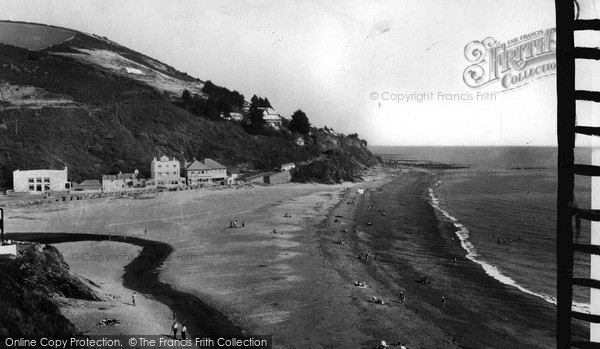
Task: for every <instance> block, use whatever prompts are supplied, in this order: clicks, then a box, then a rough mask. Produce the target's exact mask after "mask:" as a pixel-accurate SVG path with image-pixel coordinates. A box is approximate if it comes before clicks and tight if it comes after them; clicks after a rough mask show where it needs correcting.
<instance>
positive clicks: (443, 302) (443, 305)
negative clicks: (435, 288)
mask: <svg viewBox="0 0 600 349" xmlns="http://www.w3.org/2000/svg"><path fill="white" fill-rule="evenodd" d="M442 307H443V308H446V297H444V296H442Z"/></svg>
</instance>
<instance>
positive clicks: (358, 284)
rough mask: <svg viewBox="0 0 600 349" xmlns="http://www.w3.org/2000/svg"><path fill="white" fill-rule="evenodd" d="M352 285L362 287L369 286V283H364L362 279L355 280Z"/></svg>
mask: <svg viewBox="0 0 600 349" xmlns="http://www.w3.org/2000/svg"><path fill="white" fill-rule="evenodd" d="M354 286H356V287H362V288H368V287H369V285H367V284H365V283H364V282H362V281H355V282H354Z"/></svg>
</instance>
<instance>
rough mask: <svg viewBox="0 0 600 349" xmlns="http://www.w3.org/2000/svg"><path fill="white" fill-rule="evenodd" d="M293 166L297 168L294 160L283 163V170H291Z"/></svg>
mask: <svg viewBox="0 0 600 349" xmlns="http://www.w3.org/2000/svg"><path fill="white" fill-rule="evenodd" d="M293 168H296V164H294V163H293V162H290V163H287V164H283V165H281V171H289V170H291V169H293Z"/></svg>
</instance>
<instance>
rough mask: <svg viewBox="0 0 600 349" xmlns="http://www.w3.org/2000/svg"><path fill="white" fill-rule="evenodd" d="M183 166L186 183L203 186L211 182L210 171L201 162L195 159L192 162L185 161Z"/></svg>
mask: <svg viewBox="0 0 600 349" xmlns="http://www.w3.org/2000/svg"><path fill="white" fill-rule="evenodd" d="M184 167H185V177H186V178H187V184H188V185H191V186H194V187H195V186H200V187H203V186H206V185H209V184H210V183H211V181H212V171H211V169H210V167H208V166H206V165H205V164H203V163H202V162H200V161H198V160H196V159H194V161H192V163H188V162H187V161H186V162H185V164H184Z"/></svg>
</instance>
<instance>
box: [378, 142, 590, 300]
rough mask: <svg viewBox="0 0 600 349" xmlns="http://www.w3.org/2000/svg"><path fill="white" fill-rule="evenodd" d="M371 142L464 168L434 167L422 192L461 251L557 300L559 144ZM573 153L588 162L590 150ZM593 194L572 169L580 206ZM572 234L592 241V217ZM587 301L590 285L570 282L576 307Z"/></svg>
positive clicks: (396, 156) (578, 261) (498, 275)
mask: <svg viewBox="0 0 600 349" xmlns="http://www.w3.org/2000/svg"><path fill="white" fill-rule="evenodd" d="M370 149H371V151H372V152H373V153H374V154H376V155H379V156H381V157H382V158H383V159H384V160H404V161H430V162H433V163H442V164H454V165H456V166H457V167H461V166H462V167H465V168H461V169H458V168H457V169H450V170H440V171H438V170H433V171H434V172H433V173H432V174H431V175H430V176H429V178H430V179H431V183H432V185H431V187H430V188H429V190H428V192H427V193H424V195H426V196H427V199H428V200H429V202H430V204H431V206H432V207H433V208H434V209H435V210H437V211H438V212H440V213H441V214H442V215H443V216H444V217H445V220H446V221H449V222H452V224H454V226H455V227H456V228H457V233H456V235H457V238H458V241H460V243H461V246H462V247H463V249H464V253H465V256H466V257H467V258H468V259H469V260H471V261H472V262H473V263H477V264H479V265H480V266H481V268H483V269H484V271H485V272H486V273H487V274H488V275H489V276H490V277H493V278H495V279H497V280H498V281H500V282H502V283H504V284H507V285H510V286H512V287H516V288H517V289H519V290H520V291H522V292H524V293H528V294H531V295H534V296H537V297H540V298H542V299H544V300H545V301H547V302H550V303H553V304H556V279H557V277H556V275H557V274H556V195H557V186H558V180H557V173H556V162H557V160H556V159H557V153H558V149H557V148H556V147H406V146H401V147H381V146H372V147H370ZM575 158H576V162H577V163H581V164H590V162H591V150H590V149H589V148H578V149H576V151H575ZM401 178H402V177H401ZM406 179H407V180H410V178H408V177H406ZM590 196H591V180H590V179H589V178H588V177H578V176H576V179H575V199H576V202H577V204H578V206H579V207H582V208H589V207H590ZM574 241H575V242H580V243H590V224H589V222H587V221H582V226H581V231H580V232H579V233H576V234H574ZM589 275H590V257H589V255H584V254H579V253H576V254H575V263H574V276H575V277H589ZM589 302H590V291H589V289H586V288H583V287H574V288H573V308H574V309H577V310H580V311H584V312H589Z"/></svg>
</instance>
